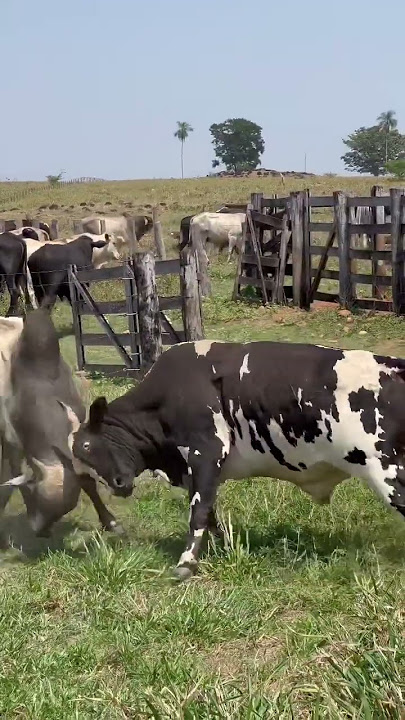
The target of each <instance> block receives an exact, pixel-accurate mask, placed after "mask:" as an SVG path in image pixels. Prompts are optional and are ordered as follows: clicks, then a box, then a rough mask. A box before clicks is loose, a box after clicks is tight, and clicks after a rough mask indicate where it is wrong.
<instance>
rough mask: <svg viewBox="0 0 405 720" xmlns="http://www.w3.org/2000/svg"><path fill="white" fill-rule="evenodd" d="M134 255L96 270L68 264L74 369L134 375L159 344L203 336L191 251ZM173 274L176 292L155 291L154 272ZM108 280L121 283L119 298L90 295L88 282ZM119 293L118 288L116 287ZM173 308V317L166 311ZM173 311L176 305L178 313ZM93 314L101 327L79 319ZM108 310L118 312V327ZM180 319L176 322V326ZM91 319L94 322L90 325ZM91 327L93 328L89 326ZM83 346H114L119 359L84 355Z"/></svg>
mask: <svg viewBox="0 0 405 720" xmlns="http://www.w3.org/2000/svg"><path fill="white" fill-rule="evenodd" d="M133 258H134V259H133V261H132V260H131V261H128V262H127V263H125V264H123V265H120V266H118V267H112V268H102V269H100V270H94V269H88V270H87V269H86V270H77V269H76V268H74V267H71V268H69V286H70V297H71V303H72V314H73V327H74V334H75V340H76V356H77V364H78V368H79V370H85V371H89V372H99V373H103V374H109V375H114V376H116V377H128V376H131V375H132V376H133V375H134V373H135V374H136V373H137V372H139V371H140V370H145V369H147V368H148V367H149V366H150V365H151V364H152V363H153V362H154V361H155V360H156V359H157V358H158V356H159V354H160V353H161V352H162V346H163V345H175V344H176V343H179V342H184V341H185V340H199V339H202V338H203V337H204V335H203V327H202V316H201V302H200V293H199V285H198V279H197V268H196V259H195V256H194V253H191V252H190V251H189V249H188V248H186V249H185V250H184V251H183V252H182V255H181V257H180V259H175V260H158V261H156V262H155V259H154V258H153V256H152V255H151V254H150V253H136V254H135V255H134V256H133ZM162 275H164V276H168V275H169V276H170V275H173V276H177V278H178V279H179V281H180V291H179V294H178V295H164V296H160V295H159V294H158V291H157V286H156V276H162ZM106 280H113V281H114V285H113V286H114V287H115V288H118V287H119V282H120V281H121V283H123V290H124V294H125V300H124V299H116V300H107V301H104V300H102V301H100V300H96V299H95V298H94V293H93V292H92V291H90V289H89V283H92V284H93V283H99V282H102V281H106ZM121 294H122V293H121ZM171 311H177V314H176V313H175V315H176V317H175V319H173V318H170V317H169V315H168V313H170V312H171ZM178 311H181V315H180V313H179V312H178ZM88 316H90V318H91V317H93V318H94V319H95V321H96V322H97V323H98V325H99V326H100V329H101V332H93V331H92V332H89V331H88V329H84V327H83V325H84V322H85V320H86V318H87V320H88ZM106 316H108V318H110V316H121V318H122V320H121V321H120V323H119V324H120V328H119V329H117V328H114V327H113V325H112V321H111V320H110V319H107V317H106ZM177 323H180V324H181V327H176V324H177ZM94 324H95V323H94V322H93V326H94ZM91 329H92V330H93V329H94V327H93V328H91ZM88 348H98V349H99V350H100V351H101V350H102V348H107V349H111V348H113V349H114V350H115V351H116V354H118V357H119V360H120V364H118V363H107V362H105V361H104V359H103V360H102V361H101V362H92V361H89V360H88V357H87V352H86V350H87V349H88Z"/></svg>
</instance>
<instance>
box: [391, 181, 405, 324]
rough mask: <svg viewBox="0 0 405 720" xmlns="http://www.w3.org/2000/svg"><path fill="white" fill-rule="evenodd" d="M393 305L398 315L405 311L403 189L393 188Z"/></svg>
mask: <svg viewBox="0 0 405 720" xmlns="http://www.w3.org/2000/svg"><path fill="white" fill-rule="evenodd" d="M390 199H391V248H392V305H393V308H394V312H395V313H396V314H397V315H403V314H404V313H405V293H404V289H405V288H404V285H405V281H404V235H403V231H402V203H403V196H402V191H401V190H398V189H397V188H391V190H390Z"/></svg>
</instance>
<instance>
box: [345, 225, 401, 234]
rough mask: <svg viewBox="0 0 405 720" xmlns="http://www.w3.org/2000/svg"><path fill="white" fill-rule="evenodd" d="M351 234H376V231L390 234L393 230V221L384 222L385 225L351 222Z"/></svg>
mask: <svg viewBox="0 0 405 720" xmlns="http://www.w3.org/2000/svg"><path fill="white" fill-rule="evenodd" d="M349 232H350V235H362V234H363V233H364V234H365V235H375V234H376V233H382V234H384V235H389V233H390V232H391V223H384V224H383V225H377V223H364V224H359V225H357V224H356V225H355V224H352V223H350V225H349Z"/></svg>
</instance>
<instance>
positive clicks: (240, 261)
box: [232, 219, 247, 300]
mask: <svg viewBox="0 0 405 720" xmlns="http://www.w3.org/2000/svg"><path fill="white" fill-rule="evenodd" d="M246 237H247V220H246V219H245V220H244V222H243V223H242V243H241V246H240V252H239V255H238V265H237V268H236V275H235V282H234V285H233V293H232V300H237V299H238V298H239V295H240V285H239V278H240V276H241V275H242V268H243V256H244V254H245V253H246Z"/></svg>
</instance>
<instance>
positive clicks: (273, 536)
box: [156, 523, 405, 566]
mask: <svg viewBox="0 0 405 720" xmlns="http://www.w3.org/2000/svg"><path fill="white" fill-rule="evenodd" d="M233 531H234V535H233V537H234V542H236V538H237V537H238V536H239V537H240V538H241V542H242V545H243V546H245V547H247V546H248V547H249V554H250V555H252V556H253V557H254V556H256V557H257V556H263V555H264V554H266V550H268V551H270V552H269V555H270V554H271V560H272V562H274V563H275V564H277V565H283V566H284V565H285V558H286V555H287V554H288V555H290V556H291V557H292V556H294V555H295V556H296V557H297V558H298V559H297V561H296V562H294V564H300V563H302V562H308V561H311V560H317V561H320V562H323V563H325V564H328V563H330V562H331V561H332V559H333V558H334V556H336V553H337V552H338V553H339V551H341V552H342V554H350V555H351V554H355V553H356V552H359V553H360V554H362V553H363V552H364V553H366V552H370V551H371V552H374V549H375V551H376V553H377V555H380V556H382V557H384V558H385V559H387V560H388V561H389V562H391V563H393V564H395V565H404V564H405V551H404V548H403V545H402V544H401V542H400V538H398V539H396V538H390V539H389V540H386V544H385V545H384V546H382V547H379V546H376V545H375V538H374V537H370V536H369V535H368V534H363V533H362V532H361V531H360V530H359V531H354V532H346V531H344V530H341V531H338V532H330V533H329V532H319V531H316V530H314V529H313V528H312V527H311V528H305V527H304V528H302V527H301V528H299V530H298V529H297V527H296V526H292V525H288V524H286V523H278V524H277V525H274V526H273V527H272V528H269V529H268V530H264V531H262V532H261V531H258V530H257V529H256V528H254V527H253V528H252V527H250V528H246V527H242V526H240V527H239V526H238V525H235V526H234V528H233ZM215 542H216V544H217V545H218V547H220V548H223V547H224V544H223V541H221V540H219V539H216V541H215ZM185 543H186V533H184V534H183V535H176V536H170V537H168V538H161V539H159V540H157V541H156V546H157V547H158V548H159V550H160V551H161V552H162V554H163V555H164V556H166V557H167V558H168V559H169V560H170V561H173V560H174V561H177V560H178V559H179V557H180V555H181V553H182V552H183V550H184V549H185ZM206 546H207V541H206V540H205V541H204V544H203V549H202V556H203V555H204V553H205V551H206Z"/></svg>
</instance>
